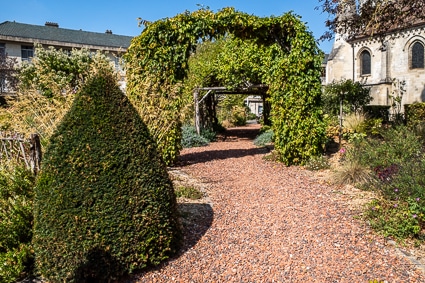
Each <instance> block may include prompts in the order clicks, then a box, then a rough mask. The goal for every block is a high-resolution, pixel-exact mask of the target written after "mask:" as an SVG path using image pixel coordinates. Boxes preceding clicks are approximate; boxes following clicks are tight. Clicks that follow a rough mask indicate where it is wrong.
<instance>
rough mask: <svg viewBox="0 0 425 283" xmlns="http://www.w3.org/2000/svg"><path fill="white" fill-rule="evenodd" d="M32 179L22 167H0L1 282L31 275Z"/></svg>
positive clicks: (15, 165) (11, 165) (28, 171)
mask: <svg viewBox="0 0 425 283" xmlns="http://www.w3.org/2000/svg"><path fill="white" fill-rule="evenodd" d="M33 188H34V176H33V175H32V173H31V171H30V170H27V169H26V168H25V167H23V166H22V165H17V164H8V166H4V165H3V166H2V168H0V282H5V283H7V282H16V281H17V280H18V279H22V278H23V277H25V276H28V275H29V273H31V265H32V262H33V253H32V252H31V239H32V223H33V213H32V210H33Z"/></svg>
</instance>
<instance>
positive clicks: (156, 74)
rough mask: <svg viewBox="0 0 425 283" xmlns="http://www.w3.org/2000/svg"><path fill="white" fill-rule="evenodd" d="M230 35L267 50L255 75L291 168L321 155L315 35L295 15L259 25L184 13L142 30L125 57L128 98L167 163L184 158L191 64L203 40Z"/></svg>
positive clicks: (246, 18)
mask: <svg viewBox="0 0 425 283" xmlns="http://www.w3.org/2000/svg"><path fill="white" fill-rule="evenodd" d="M229 35H232V36H234V37H235V38H237V39H239V40H243V41H250V42H253V43H255V44H256V45H257V46H258V47H259V48H260V49H261V50H262V56H263V58H262V60H261V64H262V65H261V66H258V68H259V69H260V70H259V72H258V74H259V75H260V76H261V80H262V83H264V84H267V85H268V86H269V89H268V94H269V97H270V98H269V100H270V103H271V120H272V127H273V129H274V131H275V136H276V140H275V149H276V150H277V152H278V153H279V156H280V158H281V160H282V161H283V162H284V163H285V164H287V165H291V164H302V163H303V162H304V161H305V160H307V159H308V158H309V157H311V156H314V155H318V154H320V153H321V151H322V145H323V142H324V137H325V135H324V132H325V125H324V123H323V121H322V116H321V110H320V93H321V83H320V66H321V62H322V53H321V51H320V50H319V48H318V46H317V44H316V42H315V40H314V38H313V36H312V34H311V32H309V31H308V30H307V28H306V26H305V25H304V24H303V23H302V22H301V21H300V19H299V17H297V16H295V15H294V14H292V13H286V14H283V15H282V16H278V17H274V16H273V17H257V16H254V15H248V14H246V13H243V12H239V11H236V10H234V9H233V8H224V9H222V10H220V11H218V12H216V13H214V12H212V11H211V10H209V9H200V10H197V11H194V12H185V13H182V14H179V15H177V16H175V17H173V18H166V19H162V20H159V21H156V22H153V23H145V29H144V30H143V32H142V33H141V35H140V36H138V37H136V38H134V39H133V41H132V44H131V46H130V48H129V49H128V52H127V54H126V58H125V59H126V61H127V62H128V65H127V80H128V82H127V92H128V96H129V97H130V99H131V100H132V101H133V102H134V104H135V105H136V107H137V108H138V109H139V112H140V114H141V116H142V118H143V119H144V121H145V123H146V124H147V125H148V128H149V129H150V131H151V134H152V135H153V136H154V137H155V139H156V141H157V143H158V145H159V148H160V150H162V152H163V158H164V160H165V161H166V162H167V163H172V162H173V161H174V160H175V159H176V158H177V156H178V153H179V151H180V139H181V129H180V128H181V121H182V118H183V117H182V116H181V115H182V113H183V112H182V108H183V107H184V106H185V105H187V101H185V99H184V95H183V93H184V84H185V82H186V80H187V75H188V60H189V58H190V56H191V55H192V54H193V53H194V52H195V51H196V46H197V45H198V44H199V43H200V42H202V41H206V40H213V41H214V40H217V39H220V38H223V37H225V36H229Z"/></svg>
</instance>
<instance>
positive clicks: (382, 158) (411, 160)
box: [346, 126, 425, 238]
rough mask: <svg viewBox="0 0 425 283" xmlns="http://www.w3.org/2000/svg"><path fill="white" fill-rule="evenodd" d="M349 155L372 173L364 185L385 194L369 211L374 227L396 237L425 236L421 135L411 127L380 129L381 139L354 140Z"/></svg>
mask: <svg viewBox="0 0 425 283" xmlns="http://www.w3.org/2000/svg"><path fill="white" fill-rule="evenodd" d="M346 157H347V159H348V162H352V163H358V164H359V165H361V166H362V167H366V168H368V169H369V171H371V172H372V174H373V175H372V176H373V178H371V179H369V180H367V181H366V182H365V183H364V184H365V187H366V188H368V189H371V190H374V191H376V192H377V193H378V195H379V196H381V197H382V199H380V200H379V201H375V202H373V203H372V204H371V205H370V208H369V210H368V212H367V213H366V217H367V219H368V221H369V222H370V223H371V225H372V227H374V228H375V229H377V230H379V231H381V232H382V233H384V234H385V235H387V236H394V237H397V238H406V237H423V236H425V235H423V232H422V231H423V228H424V226H423V223H425V177H424V176H425V155H424V148H423V143H422V140H421V138H420V137H419V136H418V135H416V134H415V133H414V132H413V131H411V129H410V128H409V127H406V126H397V127H391V128H389V129H385V130H381V131H380V135H379V138H366V139H364V140H362V141H361V142H359V143H355V144H354V147H353V148H351V149H350V150H348V151H347V156H346ZM346 175H348V174H346ZM355 175H356V176H357V175H360V174H359V173H357V174H353V176H355ZM421 233H422V234H421Z"/></svg>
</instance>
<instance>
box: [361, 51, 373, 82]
mask: <svg viewBox="0 0 425 283" xmlns="http://www.w3.org/2000/svg"><path fill="white" fill-rule="evenodd" d="M360 63H361V66H360V70H361V75H362V76H364V75H370V74H371V71H372V67H371V65H372V60H371V56H370V52H369V51H367V50H363V51H362V53H360Z"/></svg>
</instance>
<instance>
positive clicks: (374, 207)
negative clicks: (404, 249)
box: [365, 199, 421, 239]
mask: <svg viewBox="0 0 425 283" xmlns="http://www.w3.org/2000/svg"><path fill="white" fill-rule="evenodd" d="M365 216H366V217H367V219H368V220H369V223H370V225H371V227H372V228H373V229H375V230H377V231H379V232H381V233H382V234H384V235H385V236H392V237H395V238H399V239H403V238H407V237H410V236H417V235H418V234H419V232H420V230H421V227H420V225H419V222H418V219H417V217H416V215H414V214H412V213H411V212H410V210H409V206H408V204H407V203H402V202H391V201H388V200H385V199H383V200H374V201H372V202H371V203H370V204H369V207H368V209H367V210H366V213H365Z"/></svg>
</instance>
